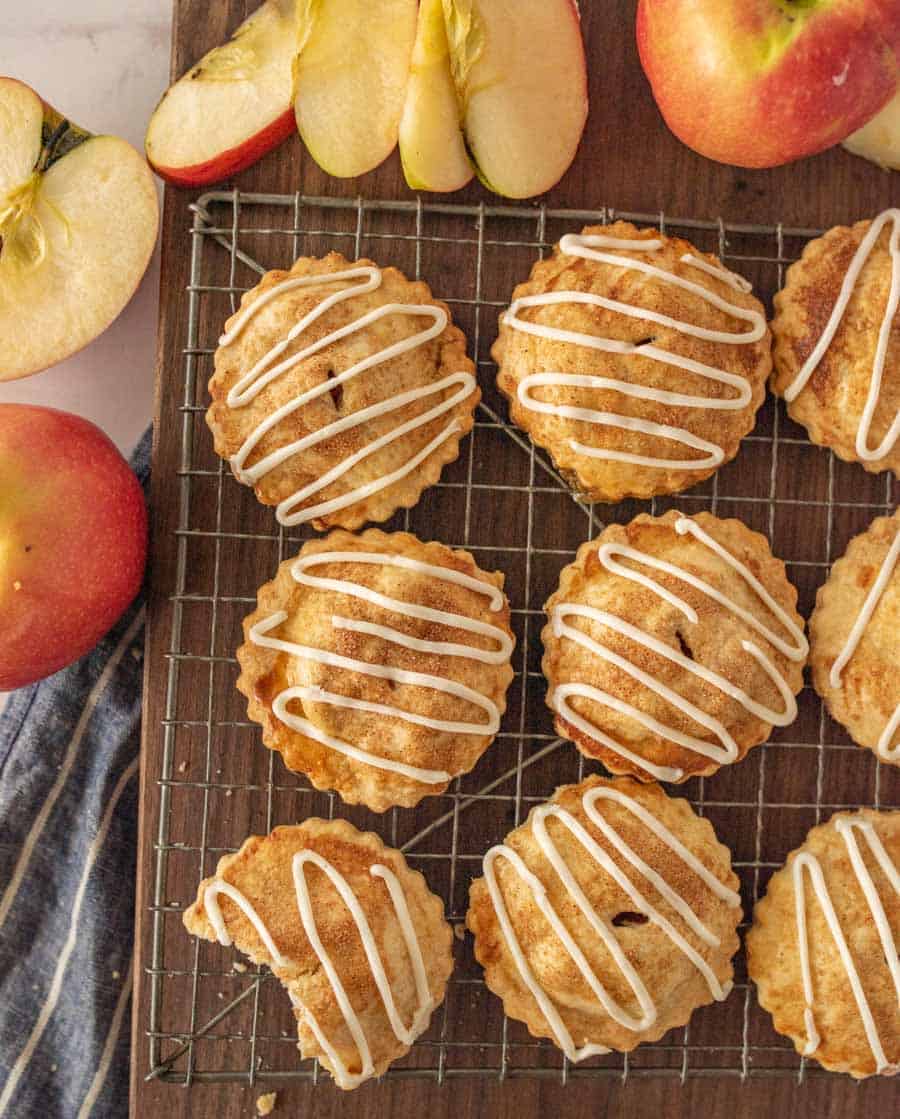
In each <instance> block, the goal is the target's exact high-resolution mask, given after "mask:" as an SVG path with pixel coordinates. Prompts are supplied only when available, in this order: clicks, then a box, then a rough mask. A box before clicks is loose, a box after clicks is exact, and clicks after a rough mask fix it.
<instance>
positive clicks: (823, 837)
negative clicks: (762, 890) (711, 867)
mask: <svg viewBox="0 0 900 1119" xmlns="http://www.w3.org/2000/svg"><path fill="white" fill-rule="evenodd" d="M898 943H900V812H875V811H873V810H872V809H869V808H866V809H863V810H862V811H861V812H838V813H836V814H835V815H834V816H832V818H831V819H830V820H829V821H828V823H827V824H821V825H820V826H819V827H815V828H813V829H812V831H811V832H810V833H809V835H808V836H807V837H806V839H805V840H804V842H803V844H802V846H800V847H798V848H797V850H796V851H792V852H791V854H790V855H788V859H787V862H786V863H785V865H784V867H783V868H782V869H781V870H779V871H778V872H777V873H776V874H774V875H773V877H772V878H771V880H770V882H769V886H768V889H767V891H766V894H765V897H763V898H762V899H761V900H760V901H759V902H758V903H757V906H756V910H755V912H754V914H753V927H752V928H751V929H750V932H749V933H748V934H747V963H748V967H749V972H750V977H751V979H753V981H754V982H755V983H756V986H757V990H758V992H759V1001H760V1004H761V1005H762V1006H763V1007H764V1008H765V1009H766V1010H768V1011H769V1013H770V1014H771V1015H772V1019H773V1023H774V1026H775V1029H776V1030H777V1031H778V1032H779V1033H780V1034H784V1035H785V1036H786V1037H789V1038H790V1039H791V1041H793V1043H794V1045H795V1047H796V1049H797V1052H798V1053H802V1054H803V1055H804V1056H806V1057H813V1058H815V1060H817V1061H818V1062H819V1064H821V1065H823V1066H824V1067H825V1068H827V1069H831V1070H832V1071H833V1072H848V1073H850V1075H851V1076H855V1077H864V1076H872V1075H873V1074H874V1073H882V1074H889V1073H896V1072H900V965H898V962H897V945H898Z"/></svg>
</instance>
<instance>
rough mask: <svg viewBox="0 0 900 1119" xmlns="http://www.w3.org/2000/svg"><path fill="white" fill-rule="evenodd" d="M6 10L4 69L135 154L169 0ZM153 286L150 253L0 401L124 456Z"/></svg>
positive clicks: (144, 403)
mask: <svg viewBox="0 0 900 1119" xmlns="http://www.w3.org/2000/svg"><path fill="white" fill-rule="evenodd" d="M4 9H10V10H4V12H3V27H2V31H0V36H2V40H3V60H2V64H0V67H2V72H3V73H4V74H5V75H8V76H9V77H13V78H20V79H21V80H22V81H24V82H27V83H28V84H29V85H30V86H32V87H33V88H34V89H35V90H36V91H37V92H38V93H39V94H40V95H41V97H43V98H44V100H45V101H49V102H50V103H51V104H52V105H54V106H55V107H56V108H58V109H59V110H60V111H62V112H64V113H65V114H66V116H68V117H70V118H71V119H72V120H73V121H75V122H76V123H78V124H80V125H82V126H83V127H85V128H87V129H89V130H90V131H91V132H101V133H111V134H113V135H116V136H123V137H124V138H125V139H126V140H129V141H130V142H131V143H132V144H134V145H135V147H136V148H138V149H139V150H142V149H143V143H144V131H145V129H146V127H147V121H148V119H149V117H150V113H151V112H152V110H153V107H154V105H155V104H156V102H157V101H158V100H159V98H160V96H161V94H162V92H163V90H164V89H165V87H166V85H167V84H168V78H169V38H170V33H171V26H172V0H31V2H30V3H28V4H24V5H21V6H13V5H4ZM158 289H159V256H158V254H157V255H156V256H155V257H154V259H153V263H152V264H151V266H150V268H149V269H148V270H147V274H146V276H145V277H144V281H143V283H142V284H141V286H140V288H139V289H138V291H137V293H136V294H135V296H134V298H133V299H132V300H131V302H130V303H129V305H128V306H127V307H126V308H125V310H124V311H123V313H122V314H121V315H120V316H119V318H118V319H117V320H116V322H114V323H113V325H112V326H111V327H110V328H109V329H108V330H107V331H106V332H105V333H104V334H102V335H101V336H100V337H99V338H97V339H95V340H94V341H93V342H92V343H91V344H90V345H89V346H86V347H85V349H83V350H81V352H80V353H77V354H75V355H74V356H73V357H71V358H69V360H68V361H64V362H62V363H61V364H60V365H57V366H54V367H53V368H51V369H46V370H44V372H43V373H36V374H35V375H34V376H33V377H26V378H25V379H24V380H22V381H10V382H6V383H4V382H0V402H5V401H20V402H22V403H28V404H46V405H49V406H51V407H54V408H62V409H64V410H66V411H68V412H76V413H77V414H78V415H80V416H85V417H87V418H88V419H90V420H93V421H94V423H96V424H99V426H100V427H102V428H103V430H104V431H105V432H106V433H107V434H108V435H109V436H110V438H111V439H113V440H114V441H115V442H116V443H117V444H118V446H119V447H120V448H121V450H122V452H123V453H124V454H126V455H127V454H128V452H129V451H130V450H131V449H132V447H133V446H134V445H135V443H136V442H137V441H138V439H139V438H140V436H141V433H142V432H143V430H144V428H145V427H146V426H147V424H148V423H149V422H150V418H151V413H152V409H153V373H154V361H155V352H156V310H157V303H158V298H157V297H158ZM3 707H4V696H3V695H2V694H0V710H2V709H3Z"/></svg>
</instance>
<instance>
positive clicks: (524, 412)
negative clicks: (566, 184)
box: [492, 222, 772, 502]
mask: <svg viewBox="0 0 900 1119" xmlns="http://www.w3.org/2000/svg"><path fill="white" fill-rule="evenodd" d="M492 353H493V356H494V359H495V361H496V362H497V364H498V366H499V373H498V377H497V384H498V386H499V388H500V390H501V391H502V392H503V393H504V394H505V395H506V396H507V397H508V398H509V402H510V415H511V417H512V419H513V422H514V423H516V424H517V425H518V426H519V427H521V428H522V429H523V430H524V431H526V432H527V433H528V434H529V435H530V436H531V438H532V439H533V440H534V442H535V443H536V444H537V445H538V446H539V447H543V448H544V449H545V450H547V451H549V453H550V455H551V457H552V458H553V461H554V462H555V463H556V465H557V467H558V468H559V470H560V471H561V473H562V474H563V476H564V477H565V478H566V480H567V481H569V483H570V484H571V485H572V487H573V488H574V489H576V490H577V491H578V492H579V493H581V494H583V495H584V496H585V497H586V498H588V499H590V500H595V501H609V502H616V501H621V500H622V498H624V497H629V496H630V497H641V498H646V497H652V496H653V495H654V494H663V493H675V492H677V491H679V490H683V489H686V488H687V487H689V486H693V485H696V484H697V483H698V482H702V481H703V479H704V478H708V477H709V476H710V475H711V474H712V473H714V471H715V470H717V469H718V468H719V467H720V466H721V465H722V463H724V462H728V461H729V460H730V459H732V458H734V456H735V455H736V454H737V450H738V445H739V443H740V441H741V439H742V438H743V437H744V436H745V435H746V434H747V433H748V432H749V431H750V430H751V429H752V427H753V424H754V422H755V417H756V411H757V409H758V408H759V406H760V404H761V403H762V401H763V398H764V396H765V386H766V378H767V377H768V375H769V371H770V369H771V367H772V362H771V355H770V338H769V331H768V328H767V326H766V318H765V312H764V309H763V307H762V304H761V303H760V302H759V300H757V299H756V298H755V297H754V296H753V295H752V294H751V288H750V285H749V284H748V283H747V281H746V280H744V279H743V278H742V277H740V276H737V275H735V274H734V273H733V272H729V271H728V270H727V269H725V268H724V267H722V265H721V264H720V262H719V261H718V259H717V258H716V257H715V256H713V255H712V254H710V253H701V252H699V251H698V250H697V249H695V248H694V246H693V245H691V244H690V243H689V242H687V241H684V240H682V239H681V238H678V237H668V236H666V235H665V234H662V233H659V232H658V231H657V230H653V229H642V230H639V229H636V228H635V227H634V226H633V225H630V224H629V223H628V222H616V223H615V225H610V226H589V227H588V228H586V229H585V230H583V232H582V233H580V234H567V235H566V236H565V237H563V239H562V240H561V241H560V243H559V245H557V246H556V248H555V250H554V252H553V256H552V257H550V259H548V260H542V261H539V262H538V263H537V264H535V266H534V268H533V269H532V271H531V278H530V279H529V280H528V282H527V283H524V284H520V285H519V286H518V287H517V288H516V289H515V291H514V293H513V302H512V304H511V305H510V307H509V309H508V310H507V311H505V312H504V313H503V315H502V316H501V318H500V336H499V338H498V340H497V342H496V343H495V345H494V348H493V351H492Z"/></svg>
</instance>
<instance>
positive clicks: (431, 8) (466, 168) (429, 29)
mask: <svg viewBox="0 0 900 1119" xmlns="http://www.w3.org/2000/svg"><path fill="white" fill-rule="evenodd" d="M400 159H401V160H402V162H403V173H404V175H405V176H406V181H407V183H408V184H409V186H410V187H411V188H412V189H413V190H442V191H449V190H459V189H461V188H462V187H464V186H465V185H466V183H468V182H469V181H470V180H471V178H472V176H473V175H474V174H475V171H474V168H473V167H472V161H471V160H470V159H469V156H468V153H467V152H466V142H465V139H464V137H463V132H462V122H461V120H460V103H459V99H458V97H457V96H456V86H455V84H454V82H453V75H452V73H451V71H450V52H449V49H448V47H447V29H446V26H445V24H444V5H443V0H422V2H421V4H420V6H419V26H418V28H417V30H416V42H415V46H414V47H413V54H412V66H411V68H410V72H409V85H408V86H407V88H406V101H405V102H404V105H403V116H402V117H401V118H400Z"/></svg>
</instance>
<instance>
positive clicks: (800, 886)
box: [792, 817, 900, 1073]
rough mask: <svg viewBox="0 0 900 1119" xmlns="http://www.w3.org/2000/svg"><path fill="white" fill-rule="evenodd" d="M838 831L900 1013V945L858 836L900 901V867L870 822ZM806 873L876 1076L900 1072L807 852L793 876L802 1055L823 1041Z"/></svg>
mask: <svg viewBox="0 0 900 1119" xmlns="http://www.w3.org/2000/svg"><path fill="white" fill-rule="evenodd" d="M834 827H835V830H836V831H837V832H838V833H839V834H840V835H841V836H842V837H843V840H844V843H845V844H846V846H847V853H848V854H849V856H850V862H851V864H852V866H853V871H854V873H855V874H856V878H857V881H858V882H859V886H860V889H861V890H862V892H863V894H864V895H865V899H866V902H867V904H868V906H869V912H870V913H871V915H872V920H873V921H874V923H875V927H876V929H877V930H878V937H879V940H880V941H881V947H882V949H883V950H884V959H885V963H886V964H887V966H888V970H889V971H890V973H891V979H892V980H893V983H894V988H895V990H896V992H897V1002H898V1008H900V961H898V957H897V945H896V943H895V942H894V938H893V934H892V933H891V927H890V924H889V923H888V919H887V916H886V914H885V911H884V905H883V903H882V901H881V898H880V896H879V894H878V891H877V890H876V888H875V883H874V882H873V881H872V876H871V874H870V873H869V869H868V867H867V866H866V864H865V862H864V861H863V857H862V855H861V854H860V850H859V844H858V843H857V840H856V836H855V835H854V831H859V832H861V833H862V835H863V838H864V839H865V841H866V843H867V844H868V846H869V850H870V851H871V853H872V855H873V857H874V858H875V860H876V862H877V863H878V865H879V866H880V868H881V870H882V871H883V872H884V875H885V877H886V878H887V880H888V882H889V883H890V885H891V888H892V889H893V890H894V892H895V893H896V894H897V896H898V897H900V873H898V870H897V868H896V866H894V864H893V862H891V859H890V856H889V855H888V853H887V850H886V849H885V846H884V844H883V843H882V842H881V838H880V837H879V835H878V833H877V832H876V830H875V828H874V827H873V826H872V824H871V822H870V821H869V820H866V819H863V818H859V817H856V818H853V817H851V818H849V819H848V818H847V817H842V818H840V819H838V820H835V822H834ZM804 870H806V871H807V872H808V874H809V878H810V881H811V882H812V885H813V891H814V892H815V895H816V897H817V898H818V900H819V904H820V905H821V907H822V912H823V913H824V914H825V920H826V921H827V922H828V928H829V931H830V932H831V935H832V937H833V939H834V943H835V946H836V947H837V950H838V954H839V955H840V957H841V963H842V964H843V965H844V969H845V971H846V972H847V978H848V980H849V981H850V987H851V990H852V991H853V997H854V999H855V1000H856V1005H857V1008H858V1010H859V1014H860V1017H861V1018H862V1023H863V1028H864V1030H865V1033H866V1038H867V1040H868V1042H869V1048H870V1049H871V1050H872V1056H873V1057H874V1058H875V1064H876V1071H877V1072H879V1073H880V1072H887V1071H898V1068H900V1066H896V1065H894V1066H892V1065H889V1063H888V1060H887V1058H886V1056H885V1053H884V1048H883V1047H882V1044H881V1039H880V1037H879V1036H878V1028H877V1026H876V1024H875V1019H874V1018H873V1016H872V1008H871V1007H870V1006H869V1001H868V999H867V998H866V993H865V990H864V989H863V985H862V981H861V979H860V977H859V972H858V971H857V970H856V964H855V963H854V962H853V956H852V955H851V953H850V948H849V947H848V945H847V940H846V938H845V936H844V933H843V930H842V929H841V925H840V922H839V921H838V917H837V913H836V912H835V909H834V903H833V902H832V900H831V895H830V893H829V891H828V885H827V883H826V881H825V875H824V874H823V872H822V864H821V863H820V862H819V860H818V858H817V857H816V856H815V855H813V854H810V853H809V852H808V851H801V852H800V853H799V854H797V855H796V856H795V858H794V864H793V870H792V873H793V882H794V903H795V911H796V919H797V941H798V944H799V947H800V971H801V974H802V977H803V997H804V999H805V1002H806V1006H805V1009H804V1012H803V1019H804V1026H805V1030H806V1037H807V1041H806V1046H805V1047H804V1050H803V1054H804V1056H807V1057H809V1056H812V1055H813V1054H814V1053H815V1051H816V1050H817V1049H818V1048H819V1045H820V1044H821V1041H822V1039H821V1037H820V1036H819V1032H818V1030H817V1029H816V1023H815V1017H814V1010H815V1007H814V1001H813V985H812V971H811V969H810V962H809V934H808V931H807V924H806V893H805V888H804V880H803V871H804Z"/></svg>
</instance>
